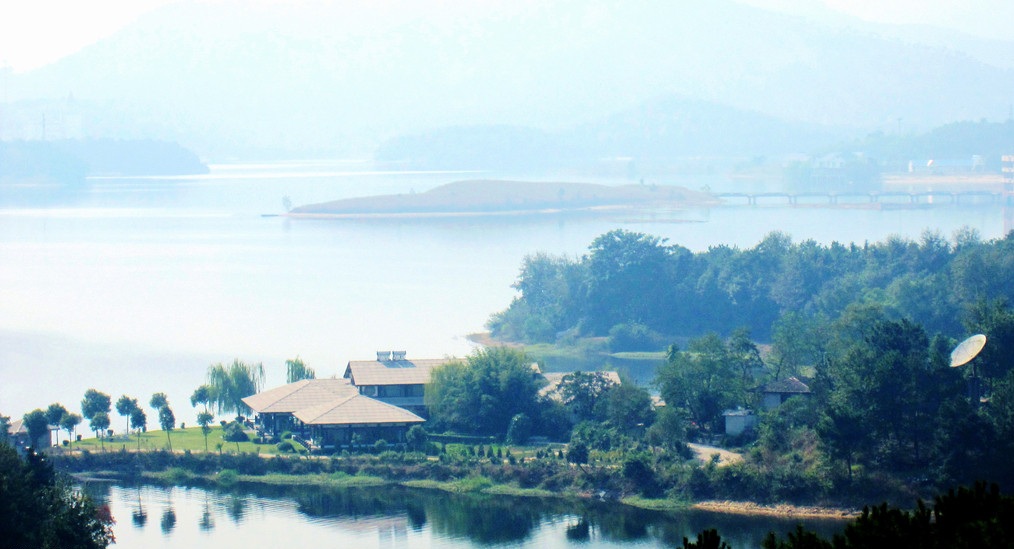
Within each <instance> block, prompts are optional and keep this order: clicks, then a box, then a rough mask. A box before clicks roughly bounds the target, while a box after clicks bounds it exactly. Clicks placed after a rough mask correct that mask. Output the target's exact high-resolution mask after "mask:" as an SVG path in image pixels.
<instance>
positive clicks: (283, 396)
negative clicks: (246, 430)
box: [243, 379, 358, 436]
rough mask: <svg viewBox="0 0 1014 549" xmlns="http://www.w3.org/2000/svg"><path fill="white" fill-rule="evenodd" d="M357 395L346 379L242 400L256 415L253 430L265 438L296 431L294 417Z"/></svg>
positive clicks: (306, 381) (294, 386) (287, 387)
mask: <svg viewBox="0 0 1014 549" xmlns="http://www.w3.org/2000/svg"><path fill="white" fill-rule="evenodd" d="M355 394H358V392H357V391H356V388H355V387H353V386H352V385H351V384H350V383H349V381H348V380H347V379H304V380H301V381H297V382H295V383H289V384H287V385H282V386H281V387H275V388H274V389H270V390H267V391H264V392H261V393H257V394H255V395H250V396H248V397H246V398H244V399H243V402H244V403H245V404H246V405H247V406H249V407H250V409H252V410H253V411H254V412H256V414H257V416H256V424H257V430H258V431H260V432H261V433H263V434H265V435H268V436H276V435H278V434H280V433H282V432H284V431H297V430H299V427H300V426H299V424H298V423H297V422H296V421H295V415H294V414H295V413H296V412H298V411H300V410H304V409H306V408H312V407H314V406H319V405H322V404H328V403H331V402H334V401H335V400H336V399H340V398H345V397H348V396H351V395H355Z"/></svg>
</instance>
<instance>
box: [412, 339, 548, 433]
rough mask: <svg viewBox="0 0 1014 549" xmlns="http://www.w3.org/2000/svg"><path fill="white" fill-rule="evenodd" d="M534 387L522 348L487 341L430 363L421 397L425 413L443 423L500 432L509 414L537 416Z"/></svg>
mask: <svg viewBox="0 0 1014 549" xmlns="http://www.w3.org/2000/svg"><path fill="white" fill-rule="evenodd" d="M539 387H540V383H539V382H538V381H536V379H535V376H534V375H533V372H532V368H531V361H530V360H529V359H528V357H527V356H525V354H524V353H523V352H521V351H518V350H515V349H509V348H507V347H492V348H485V349H480V350H477V351H475V352H474V353H472V354H471V355H469V356H468V359H467V361H466V362H464V363H462V362H452V363H449V364H445V365H443V366H440V367H438V368H436V369H434V370H433V373H432V375H431V378H430V383H429V385H428V386H427V390H426V399H427V404H428V405H429V409H430V417H431V419H432V420H433V421H434V422H435V423H436V424H438V425H440V426H443V427H444V428H448V429H451V430H455V431H458V432H462V433H470V434H482V435H494V436H503V435H505V434H506V433H507V429H508V427H509V426H510V422H511V419H512V418H513V417H514V416H515V415H517V414H525V415H526V416H528V417H529V418H533V421H535V420H534V418H539V417H540V411H541V410H540V408H541V404H540V400H539V394H538V393H539ZM536 423H537V422H536Z"/></svg>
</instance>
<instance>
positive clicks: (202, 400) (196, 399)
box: [190, 384, 215, 412]
mask: <svg viewBox="0 0 1014 549" xmlns="http://www.w3.org/2000/svg"><path fill="white" fill-rule="evenodd" d="M212 402H215V390H214V389H212V388H211V386H210V385H207V384H205V385H201V386H200V387H198V388H197V389H194V393H193V394H192V395H190V405H191V406H193V407H195V408H196V407H197V405H198V404H200V405H201V406H203V407H204V411H205V412H207V411H208V407H209V406H211V403H212Z"/></svg>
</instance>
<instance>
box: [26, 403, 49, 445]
mask: <svg viewBox="0 0 1014 549" xmlns="http://www.w3.org/2000/svg"><path fill="white" fill-rule="evenodd" d="M24 426H25V430H27V431H28V440H29V445H30V446H31V447H32V448H35V449H37V450H44V449H45V448H47V447H49V421H48V420H47V419H46V412H43V411H42V410H40V409H38V408H37V409H35V410H32V411H31V412H28V413H27V414H25V417H24Z"/></svg>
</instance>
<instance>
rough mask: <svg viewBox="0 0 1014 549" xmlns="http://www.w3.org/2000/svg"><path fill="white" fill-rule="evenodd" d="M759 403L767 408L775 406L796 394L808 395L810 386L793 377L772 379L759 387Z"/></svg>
mask: <svg viewBox="0 0 1014 549" xmlns="http://www.w3.org/2000/svg"><path fill="white" fill-rule="evenodd" d="M760 390H761V395H762V398H761V405H762V406H763V407H764V408H765V409H767V410H771V409H772V408H777V407H779V406H781V405H782V403H783V402H785V401H786V400H788V399H789V398H791V397H794V396H796V395H809V394H810V387H809V386H808V385H807V384H805V383H803V382H802V381H799V379H797V378H795V377H788V378H785V379H780V380H778V381H772V382H771V383H768V384H767V385H764V386H763V387H761V388H760Z"/></svg>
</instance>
